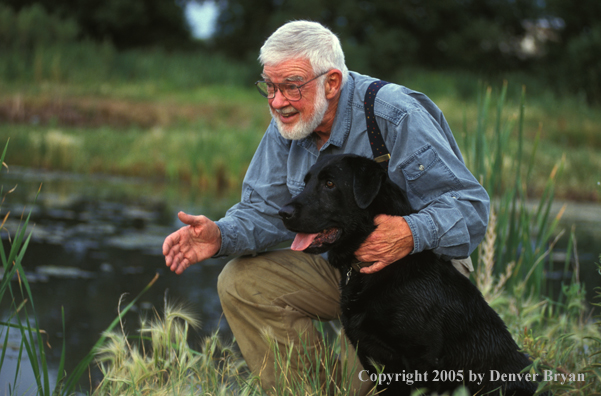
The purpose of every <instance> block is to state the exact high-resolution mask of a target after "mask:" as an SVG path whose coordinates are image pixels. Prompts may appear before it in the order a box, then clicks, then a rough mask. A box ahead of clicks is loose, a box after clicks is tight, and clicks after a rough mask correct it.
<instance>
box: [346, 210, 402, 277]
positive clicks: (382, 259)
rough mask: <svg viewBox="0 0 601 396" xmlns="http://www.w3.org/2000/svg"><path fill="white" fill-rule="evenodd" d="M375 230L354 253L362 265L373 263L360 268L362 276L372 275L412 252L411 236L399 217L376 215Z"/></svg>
mask: <svg viewBox="0 0 601 396" xmlns="http://www.w3.org/2000/svg"><path fill="white" fill-rule="evenodd" d="M374 224H375V225H376V227H377V228H376V230H375V231H374V232H372V233H371V234H370V236H369V237H367V239H366V240H365V242H363V244H362V245H361V246H360V247H359V249H357V251H356V252H355V257H357V259H358V260H359V261H362V262H364V263H369V262H374V263H373V264H372V265H370V266H369V267H365V268H361V273H362V274H373V273H374V272H378V271H380V270H381V269H382V268H384V267H386V266H387V265H389V264H392V263H394V262H395V261H397V260H400V259H402V258H403V257H405V256H406V255H408V254H409V253H411V252H412V251H413V234H412V233H411V229H410V228H409V225H408V224H407V221H405V219H404V218H403V217H400V216H388V215H378V216H376V217H375V218H374Z"/></svg>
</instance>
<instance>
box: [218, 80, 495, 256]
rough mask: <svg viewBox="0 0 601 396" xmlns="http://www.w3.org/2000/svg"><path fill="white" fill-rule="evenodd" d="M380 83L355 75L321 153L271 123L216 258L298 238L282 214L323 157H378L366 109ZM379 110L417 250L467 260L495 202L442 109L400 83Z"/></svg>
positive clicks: (224, 224) (383, 96) (381, 98)
mask: <svg viewBox="0 0 601 396" xmlns="http://www.w3.org/2000/svg"><path fill="white" fill-rule="evenodd" d="M373 81H375V79H373V78H371V77H368V76H364V75H361V74H358V73H353V72H351V73H350V75H349V79H348V81H347V83H346V84H345V85H344V87H343V89H342V92H341V95H340V100H339V103H338V108H337V110H336V117H335V120H334V124H333V127H332V131H331V134H330V138H329V140H328V141H327V142H326V143H325V144H324V145H323V146H322V147H321V149H320V150H318V149H317V146H316V145H315V142H314V140H313V137H312V136H309V137H308V138H306V139H303V140H296V141H292V140H287V139H284V138H283V137H282V136H281V135H280V133H279V132H278V129H277V126H276V124H275V122H274V121H273V120H272V122H271V124H270V125H269V127H268V128H267V131H266V133H265V135H264V136H263V139H262V141H261V143H260V145H259V147H258V149H257V151H256V153H255V155H254V157H253V159H252V162H251V164H250V167H249V169H248V172H247V173H246V177H245V178H244V182H243V185H242V197H241V201H240V203H238V204H236V205H234V206H233V207H232V208H231V209H230V210H228V212H227V213H226V215H225V217H223V218H222V219H221V220H219V221H217V225H218V226H219V228H220V230H221V235H222V245H221V250H220V251H219V253H218V254H217V255H216V256H225V255H233V254H236V255H240V254H253V253H258V252H261V251H264V250H266V249H267V248H269V247H271V246H273V245H276V244H278V243H281V242H283V241H286V240H291V239H293V238H294V234H293V233H291V232H290V231H288V230H286V229H285V228H284V226H283V224H282V221H281V220H280V217H279V216H278V210H279V209H280V207H282V206H283V205H284V204H285V203H286V202H287V201H289V200H290V198H291V197H292V196H294V195H296V194H298V193H300V192H301V191H302V189H303V187H304V183H303V179H304V176H305V174H306V173H307V171H308V170H309V168H310V167H311V166H312V165H313V164H314V163H315V162H316V161H317V158H318V157H319V156H321V155H327V154H340V153H354V154H359V155H362V156H365V157H369V158H373V154H372V151H371V148H370V143H369V138H368V136H367V127H366V123H365V112H364V109H363V100H364V96H365V91H366V90H367V87H368V86H369V84H370V83H371V82H373ZM374 111H375V115H376V119H377V123H378V126H379V127H380V130H381V132H382V136H383V138H384V140H385V142H386V146H387V148H388V150H389V151H390V154H391V158H390V162H389V169H388V173H389V176H390V178H391V180H392V181H393V182H394V183H396V184H397V185H399V186H400V187H401V188H402V189H403V190H405V191H406V192H407V196H408V198H409V202H410V203H411V206H412V208H413V209H414V210H415V211H416V212H417V213H415V214H412V215H409V216H405V219H406V220H407V223H408V224H409V227H410V229H411V231H412V233H413V240H414V249H413V253H415V252H420V251H423V250H433V251H434V252H435V253H436V254H438V255H440V256H441V257H443V258H446V259H451V258H465V257H467V256H468V255H469V254H470V253H471V252H472V251H473V250H474V249H475V248H476V246H477V245H478V243H480V241H481V240H482V238H483V237H484V233H485V231H486V226H487V224H488V214H489V205H490V202H489V198H488V195H487V193H486V191H485V190H484V188H483V187H482V186H481V185H480V184H479V183H478V181H477V180H476V179H475V178H474V176H473V175H472V174H471V173H470V171H469V170H468V169H467V168H466V166H465V163H464V162H463V158H462V156H461V153H460V151H459V148H458V147H457V143H456V142H455V139H454V138H453V135H452V133H451V130H450V128H449V126H448V124H447V122H446V120H445V118H444V116H443V114H442V112H441V111H440V109H439V108H438V107H437V106H436V105H435V104H434V103H433V102H432V101H431V100H430V99H429V98H428V97H426V96H425V95H423V94H421V93H418V92H415V91H412V90H410V89H408V88H405V87H403V86H400V85H396V84H388V85H386V86H384V87H383V88H382V89H381V90H380V91H379V92H378V95H377V98H376V102H375V105H374Z"/></svg>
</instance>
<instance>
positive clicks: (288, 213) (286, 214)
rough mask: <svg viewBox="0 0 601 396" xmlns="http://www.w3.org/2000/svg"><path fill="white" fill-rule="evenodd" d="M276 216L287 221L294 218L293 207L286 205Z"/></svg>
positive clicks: (294, 209) (294, 211)
mask: <svg viewBox="0 0 601 396" xmlns="http://www.w3.org/2000/svg"><path fill="white" fill-rule="evenodd" d="M278 214H279V215H280V217H281V218H282V219H284V220H288V219H290V218H292V217H294V215H295V214H296V208H295V207H294V205H290V204H287V205H284V206H282V209H280V211H279V212H278Z"/></svg>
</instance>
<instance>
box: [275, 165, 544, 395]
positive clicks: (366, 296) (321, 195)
mask: <svg viewBox="0 0 601 396" xmlns="http://www.w3.org/2000/svg"><path fill="white" fill-rule="evenodd" d="M410 213H412V210H411V207H410V206H409V203H408V201H407V198H406V196H405V193H404V192H403V191H402V190H401V189H400V188H399V187H398V186H396V185H395V184H394V183H392V182H391V181H390V179H388V176H387V173H386V172H385V171H384V170H383V168H382V167H380V165H378V164H377V163H375V162H374V161H372V160H370V159H367V158H364V157H359V156H355V155H348V154H347V155H332V156H325V157H322V158H320V159H319V160H318V161H317V163H316V164H315V165H314V166H313V167H312V168H311V169H310V170H309V172H308V173H307V175H306V177H305V189H304V190H303V192H301V193H300V194H299V195H297V196H296V197H294V198H293V199H292V200H291V201H290V202H289V203H287V204H286V205H285V206H283V207H282V209H281V210H280V212H279V214H280V216H281V217H282V219H283V221H284V225H285V226H286V228H288V229H289V230H291V231H294V232H296V233H297V237H296V238H295V240H294V242H293V244H292V249H295V250H302V251H304V252H307V253H312V254H316V253H323V252H326V251H328V260H329V262H330V264H331V265H332V266H334V267H335V268H337V269H339V270H340V272H341V275H342V276H341V282H340V288H341V311H342V316H341V321H342V324H343V326H344V329H345V332H346V335H347V336H348V338H349V340H350V341H351V342H352V343H353V344H354V345H355V346H356V347H357V353H358V356H359V359H360V361H361V364H362V365H363V366H364V368H365V369H366V370H367V371H366V372H362V373H361V375H362V376H363V379H366V378H367V377H368V376H369V375H372V378H375V377H374V376H373V374H374V373H376V368H375V367H374V365H373V364H372V361H373V362H375V363H377V364H378V365H380V366H384V373H383V374H386V376H385V377H383V376H380V377H378V378H379V379H380V380H383V381H380V382H382V383H381V384H380V385H379V386H378V390H381V389H386V391H385V392H386V394H392V395H409V394H410V392H411V389H414V388H427V389H429V390H430V391H432V392H438V393H442V392H445V391H452V390H453V389H455V388H457V387H458V386H461V385H465V386H467V387H468V388H469V390H470V392H471V393H472V394H477V395H504V396H509V395H514V396H525V395H533V394H534V393H535V390H536V388H537V383H536V382H535V379H534V378H532V377H533V376H530V375H527V373H521V371H522V370H523V369H524V368H525V367H526V366H528V365H529V364H530V360H529V359H528V357H526V356H525V355H524V354H522V353H520V352H519V348H518V346H517V344H516V343H515V341H514V340H513V339H512V337H511V335H510V334H509V332H508V331H507V327H506V326H505V323H503V321H502V320H501V318H500V317H499V315H498V314H497V313H496V312H495V311H494V310H493V309H492V308H490V306H489V305H488V304H487V303H486V301H485V300H484V298H483V296H482V294H481V293H480V291H479V290H478V289H477V288H476V286H475V285H474V284H472V283H471V282H470V281H469V279H467V278H466V277H465V276H464V275H462V274H460V273H459V271H457V270H456V269H455V268H454V267H453V265H452V264H451V263H450V262H449V261H444V260H441V259H440V258H438V257H437V256H436V255H435V254H434V253H432V252H430V251H425V252H422V253H417V254H412V255H409V256H407V257H405V258H403V259H401V260H399V261H398V262H396V263H393V264H391V265H389V266H387V267H385V268H384V269H382V270H380V271H378V272H376V273H374V274H369V275H365V274H361V273H360V272H358V271H357V270H356V269H354V267H355V268H356V266H353V264H354V263H356V262H357V260H356V258H355V257H354V254H353V253H354V252H355V251H356V250H357V249H358V248H359V246H360V245H361V243H362V242H363V241H364V240H365V239H366V238H367V236H368V235H369V234H370V233H371V232H372V231H373V230H374V229H375V226H374V223H373V219H374V217H375V216H376V215H378V214H387V215H393V216H402V215H408V214H410ZM409 378H411V381H408V379H409ZM413 381H415V382H413ZM410 385H411V386H410Z"/></svg>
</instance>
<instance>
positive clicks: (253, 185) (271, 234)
mask: <svg viewBox="0 0 601 396" xmlns="http://www.w3.org/2000/svg"><path fill="white" fill-rule="evenodd" d="M289 144H290V143H289V142H288V141H286V140H285V139H283V138H281V136H280V135H279V132H278V131H277V129H275V127H273V125H271V126H270V127H269V128H268V129H267V132H266V133H265V135H264V136H263V139H262V140H261V143H260V144H259V147H258V148H257V151H256V152H255V155H254V157H253V159H252V161H251V163H250V166H249V168H248V171H247V172H246V176H245V178H244V182H243V184H242V196H241V199H240V202H239V203H238V204H236V205H234V206H233V207H232V208H230V209H229V210H228V211H227V213H226V214H225V216H224V217H223V218H222V219H220V220H219V221H217V222H216V224H217V226H218V227H219V229H220V230H221V236H222V243H221V249H220V250H219V252H218V253H217V255H216V256H215V257H221V256H229V255H234V254H235V255H241V254H254V253H257V252H261V251H263V250H265V249H267V248H269V247H271V246H273V245H275V244H277V243H279V242H282V241H285V240H288V239H292V238H293V237H294V234H293V233H291V232H290V231H288V230H286V229H285V228H284V226H283V223H282V221H281V219H280V217H279V216H278V211H279V209H280V207H281V206H282V205H283V204H284V203H285V202H287V201H288V200H289V199H290V198H291V194H290V192H289V190H288V188H287V185H286V171H287V168H286V167H287V165H286V164H287V158H288V152H289Z"/></svg>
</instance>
